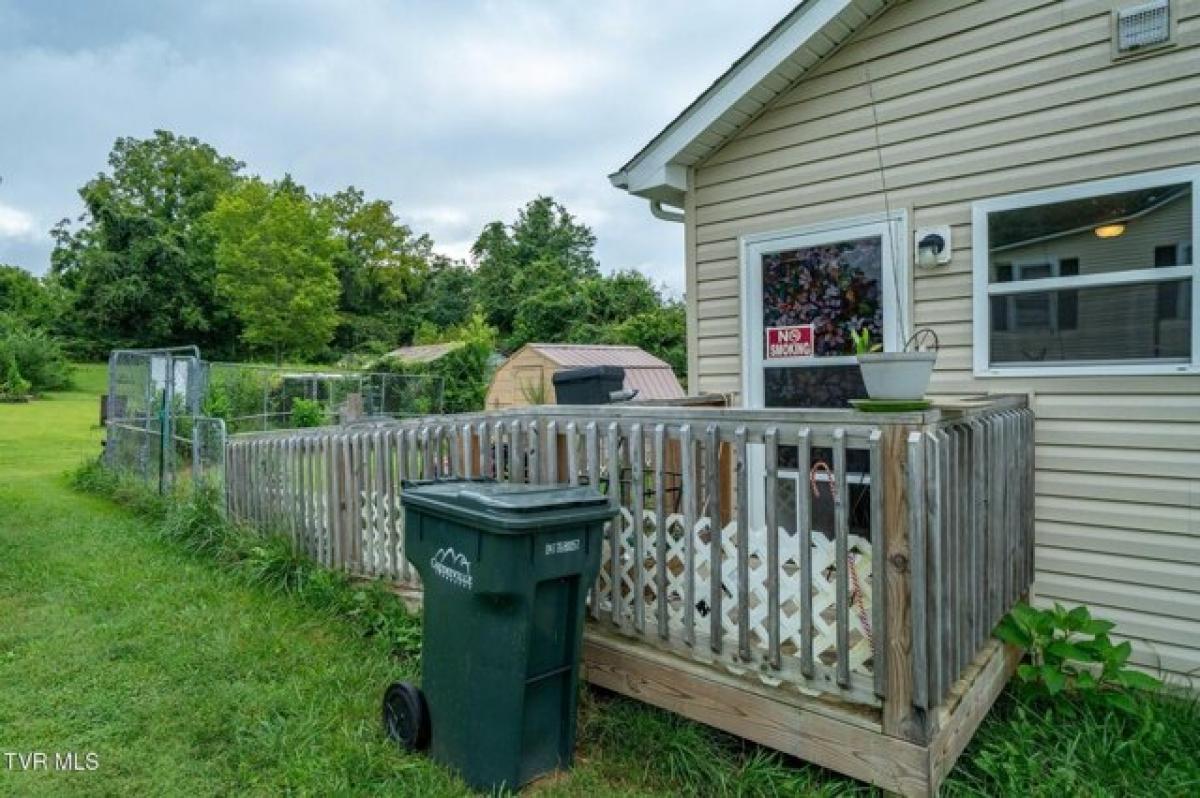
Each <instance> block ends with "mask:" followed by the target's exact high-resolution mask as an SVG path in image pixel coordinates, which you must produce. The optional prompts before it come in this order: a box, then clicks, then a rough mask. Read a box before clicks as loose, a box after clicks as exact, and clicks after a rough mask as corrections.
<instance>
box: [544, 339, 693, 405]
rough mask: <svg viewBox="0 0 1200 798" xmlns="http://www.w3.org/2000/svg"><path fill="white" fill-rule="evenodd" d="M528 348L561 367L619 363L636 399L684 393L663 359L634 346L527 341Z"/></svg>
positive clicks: (666, 396) (613, 364) (657, 397)
mask: <svg viewBox="0 0 1200 798" xmlns="http://www.w3.org/2000/svg"><path fill="white" fill-rule="evenodd" d="M528 346H529V348H531V349H533V350H535V351H536V352H538V353H540V354H541V355H543V356H545V357H546V358H548V359H549V360H551V361H553V362H554V363H555V364H557V365H559V366H562V367H563V368H580V367H583V366H620V367H621V368H623V369H625V387H626V388H635V389H637V392H638V396H637V398H638V399H639V400H647V399H649V400H654V399H680V398H682V397H684V396H686V395H687V394H686V393H685V392H684V390H683V386H682V385H680V384H679V380H678V379H676V377H675V372H673V371H671V367H670V366H669V365H667V363H666V361H664V360H661V359H659V358H657V357H655V356H654V355H652V354H650V353H649V352H647V351H646V350H644V349H639V348H638V347H636V346H621V345H612V344H529V345H528Z"/></svg>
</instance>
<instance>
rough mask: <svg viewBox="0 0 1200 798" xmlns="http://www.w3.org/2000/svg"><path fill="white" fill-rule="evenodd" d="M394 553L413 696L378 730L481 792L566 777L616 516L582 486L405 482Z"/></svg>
mask: <svg viewBox="0 0 1200 798" xmlns="http://www.w3.org/2000/svg"><path fill="white" fill-rule="evenodd" d="M402 498H403V502H404V514H405V520H404V545H405V551H406V552H407V554H408V558H409V560H410V561H411V562H412V564H413V565H414V566H415V567H416V569H417V572H418V573H419V574H420V575H421V581H422V586H423V589H424V631H423V641H422V650H421V666H422V674H423V675H422V685H421V689H420V690H418V689H417V688H416V687H414V686H413V685H410V684H407V683H402V682H397V683H395V684H393V685H391V686H390V687H389V688H388V690H387V693H386V694H385V696H384V706H383V718H384V725H385V727H386V729H387V732H388V734H389V735H390V736H392V737H393V738H394V739H396V740H398V741H399V742H400V743H401V744H403V745H404V746H405V747H407V748H409V749H414V750H415V749H420V748H422V747H425V746H426V745H428V746H429V747H430V748H431V753H432V755H433V758H434V759H435V760H436V761H438V762H440V763H442V764H444V765H447V766H448V767H450V768H451V769H453V770H454V771H456V772H457V773H458V774H459V775H460V776H462V778H463V779H464V780H465V781H466V782H467V783H468V784H470V785H471V786H472V787H474V788H476V789H480V790H493V789H497V788H507V789H518V788H520V787H521V786H522V785H524V784H527V783H528V782H530V781H531V780H533V779H535V778H538V777H539V776H542V775H544V774H547V773H551V772H553V771H555V770H558V769H566V768H569V767H570V766H571V760H572V754H573V751H574V747H575V710H576V699H577V685H578V682H579V650H580V644H581V641H582V637H583V623H584V604H585V600H586V596H587V591H588V588H589V586H590V585H591V584H592V583H593V582H594V581H595V580H596V575H597V572H598V570H599V567H600V547H601V538H602V530H603V527H604V523H605V522H606V521H608V520H609V519H611V518H612V516H613V515H614V514H615V513H616V510H615V509H614V508H613V507H612V506H611V504H610V503H609V501H608V499H607V498H605V497H604V496H602V495H601V494H600V493H598V492H597V491H596V490H595V489H593V488H590V487H568V486H558V485H554V486H545V485H514V484H503V483H497V482H490V481H488V482H482V481H469V480H455V481H438V482H424V483H409V484H408V485H406V487H405V489H404V492H403V497H402Z"/></svg>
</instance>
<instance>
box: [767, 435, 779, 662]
mask: <svg viewBox="0 0 1200 798" xmlns="http://www.w3.org/2000/svg"><path fill="white" fill-rule="evenodd" d="M765 437H766V440H765V444H766V445H765V447H764V452H763V453H764V456H765V457H766V474H765V477H764V478H765V479H766V489H765V490H764V494H765V498H764V499H763V509H764V512H765V515H766V519H765V520H766V527H767V580H766V582H767V662H768V663H770V665H771V667H772V668H775V669H779V668H781V667H782V666H783V655H782V653H781V650H780V641H779V567H780V565H779V532H780V530H779V520H778V517H777V516H778V512H779V507H778V504H777V502H778V497H777V496H776V494H777V492H778V490H779V430H778V429H777V428H776V427H769V428H768V429H767V431H766V434H765Z"/></svg>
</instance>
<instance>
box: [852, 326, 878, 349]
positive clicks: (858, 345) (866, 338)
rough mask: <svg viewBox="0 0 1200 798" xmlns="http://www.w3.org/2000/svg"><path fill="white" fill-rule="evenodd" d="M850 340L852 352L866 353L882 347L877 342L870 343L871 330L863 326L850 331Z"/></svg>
mask: <svg viewBox="0 0 1200 798" xmlns="http://www.w3.org/2000/svg"><path fill="white" fill-rule="evenodd" d="M850 340H852V341H854V354H856V355H866V354H870V353H871V352H879V351H881V350H882V349H883V347H881V346H880V345H879V344H872V343H871V331H870V330H869V329H868V328H866V327H863V328H862V329H860V330H859V331H858V332H854V331H853V330H851V331H850Z"/></svg>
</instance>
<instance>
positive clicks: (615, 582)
mask: <svg viewBox="0 0 1200 798" xmlns="http://www.w3.org/2000/svg"><path fill="white" fill-rule="evenodd" d="M619 435H620V427H619V426H618V424H617V423H616V422H615V421H614V422H612V423H610V424H609V425H608V434H607V437H606V438H605V442H606V448H605V453H606V455H605V456H606V464H607V466H608V496H609V501H611V502H612V504H613V506H614V507H616V508H618V509H619V508H620V507H621V460H620V449H619V437H618V436H619ZM623 527H624V523H623V522H622V520H621V514H620V513H617V514H616V515H615V516H613V520H612V522H611V523H610V524H609V525H608V557H609V572H608V573H609V582H608V604H609V610H610V612H611V615H612V622H613V623H614V624H616V625H618V626H619V625H620V624H621V609H622V608H621V604H622V600H621V570H622V569H621V538H622V536H623V534H624V532H623Z"/></svg>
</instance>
